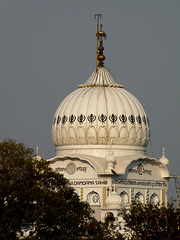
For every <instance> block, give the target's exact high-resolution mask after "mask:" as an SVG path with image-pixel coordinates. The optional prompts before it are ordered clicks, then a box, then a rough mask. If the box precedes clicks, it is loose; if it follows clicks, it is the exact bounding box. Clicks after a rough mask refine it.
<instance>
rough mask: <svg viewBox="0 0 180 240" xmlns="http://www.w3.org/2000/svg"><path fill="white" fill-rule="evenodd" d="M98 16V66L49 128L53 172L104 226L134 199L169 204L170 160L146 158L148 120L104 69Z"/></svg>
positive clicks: (59, 109) (61, 109)
mask: <svg viewBox="0 0 180 240" xmlns="http://www.w3.org/2000/svg"><path fill="white" fill-rule="evenodd" d="M96 17H97V20H98V21H97V22H98V24H97V64H96V69H95V70H94V71H93V73H92V74H91V75H90V77H89V78H88V80H87V81H86V82H85V83H83V84H81V85H79V86H78V89H77V90H76V91H74V92H72V93H71V94H70V95H68V96H67V97H66V98H65V99H64V100H63V101H62V102H61V103H60V105H59V107H58V109H57V111H56V113H55V115H54V119H53V124H52V140H53V143H54V145H55V149H56V156H54V157H53V158H51V159H49V160H48V161H49V162H50V165H51V167H52V168H53V169H54V170H55V171H57V172H59V173H61V174H63V175H64V177H65V178H67V179H69V180H70V184H71V185H72V186H73V187H74V188H75V190H76V192H77V193H78V195H79V196H80V200H81V201H87V202H88V203H89V204H90V205H91V208H92V209H94V210H95V217H96V218H97V219H98V220H102V221H104V220H105V219H106V218H107V217H108V216H109V215H111V216H113V217H117V215H118V213H119V211H120V209H121V208H122V206H128V204H130V203H131V201H132V200H134V201H139V202H143V203H146V202H153V203H157V202H160V203H164V204H166V203H167V189H168V177H169V172H168V169H167V167H166V166H167V165H168V159H167V158H166V157H165V156H164V153H163V157H162V158H161V159H160V160H157V159H156V158H152V157H148V156H147V155H146V147H147V145H148V142H149V139H150V127H149V122H148V117H147V115H146V112H145V110H144V109H143V107H142V105H141V103H140V102H139V101H138V100H137V99H136V98H135V97H134V96H133V95H132V94H131V93H130V92H128V91H127V90H126V89H125V88H124V86H123V85H121V84H119V83H118V82H117V81H116V80H115V79H114V78H113V77H112V74H111V72H110V71H109V70H108V69H107V68H106V67H105V66H104V60H105V56H104V55H103V50H104V48H103V38H105V37H106V34H105V33H104V32H103V30H102V25H100V28H99V17H100V15H96Z"/></svg>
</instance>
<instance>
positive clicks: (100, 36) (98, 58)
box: [94, 14, 106, 72]
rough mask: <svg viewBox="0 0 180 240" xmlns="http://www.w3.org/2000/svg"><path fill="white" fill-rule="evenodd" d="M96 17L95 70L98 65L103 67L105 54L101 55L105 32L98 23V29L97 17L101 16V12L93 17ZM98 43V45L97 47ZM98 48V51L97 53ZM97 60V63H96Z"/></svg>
mask: <svg viewBox="0 0 180 240" xmlns="http://www.w3.org/2000/svg"><path fill="white" fill-rule="evenodd" d="M96 17H97V33H96V36H97V49H96V72H97V71H98V66H99V67H103V66H104V60H105V59H106V58H105V56H104V55H103V50H104V47H103V38H104V39H106V33H105V32H103V30H102V26H103V25H102V24H101V25H100V31H99V19H100V18H102V15H101V14H95V15H94V18H95V19H96ZM98 44H99V47H98ZM98 50H99V53H98ZM98 61H99V64H98Z"/></svg>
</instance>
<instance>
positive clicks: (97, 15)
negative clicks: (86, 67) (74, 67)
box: [94, 14, 102, 72]
mask: <svg viewBox="0 0 180 240" xmlns="http://www.w3.org/2000/svg"><path fill="white" fill-rule="evenodd" d="M96 18H97V33H96V36H97V47H96V72H97V70H98V40H99V19H100V18H102V15H101V14H95V15H94V19H96Z"/></svg>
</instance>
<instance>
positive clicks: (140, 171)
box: [129, 163, 152, 176]
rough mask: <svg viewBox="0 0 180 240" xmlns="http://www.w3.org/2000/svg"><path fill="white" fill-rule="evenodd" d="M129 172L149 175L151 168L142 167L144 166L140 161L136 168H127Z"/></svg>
mask: <svg viewBox="0 0 180 240" xmlns="http://www.w3.org/2000/svg"><path fill="white" fill-rule="evenodd" d="M129 173H136V174H139V175H143V174H148V175H150V176H151V174H152V170H147V169H144V166H143V165H142V164H141V163H140V164H138V166H137V169H129Z"/></svg>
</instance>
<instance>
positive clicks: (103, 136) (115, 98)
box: [52, 67, 150, 147]
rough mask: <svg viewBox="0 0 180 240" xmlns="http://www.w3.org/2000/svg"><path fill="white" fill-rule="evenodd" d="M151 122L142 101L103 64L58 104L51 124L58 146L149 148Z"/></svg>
mask: <svg viewBox="0 0 180 240" xmlns="http://www.w3.org/2000/svg"><path fill="white" fill-rule="evenodd" d="M149 130H150V129H149V124H148V119H147V116H146V113H145V111H144V109H143V107H142V106H141V104H140V103H139V101H138V100H137V99H136V98H135V97H134V96H133V95H132V94H130V93H129V92H128V91H127V90H125V89H124V88H123V86H122V85H120V84H118V83H117V82H116V81H115V80H114V79H113V77H112V75H111V73H110V72H109V71H108V70H107V69H106V68H105V67H100V68H99V69H98V71H96V70H95V71H94V72H93V73H92V74H91V76H90V77H89V79H88V80H87V82H85V83H84V84H82V85H80V86H79V89H77V90H76V91H74V92H72V93H71V94H70V95H69V96H67V97H66V98H65V99H64V100H63V101H62V103H61V104H60V105H59V107H58V109H57V111H56V113H55V115H54V120H53V124H52V140H53V143H54V144H55V146H67V145H108V144H109V145H131V146H140V147H146V146H147V144H148V141H149Z"/></svg>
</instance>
